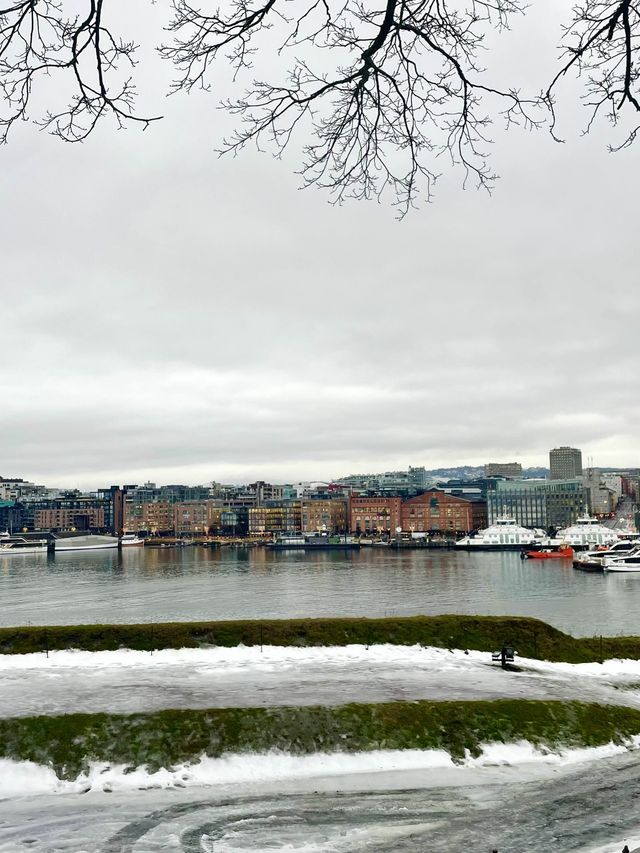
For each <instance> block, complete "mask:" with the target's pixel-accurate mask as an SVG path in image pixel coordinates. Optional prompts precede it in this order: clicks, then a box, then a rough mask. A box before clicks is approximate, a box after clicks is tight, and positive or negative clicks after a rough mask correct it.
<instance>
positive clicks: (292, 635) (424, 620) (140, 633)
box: [0, 615, 640, 663]
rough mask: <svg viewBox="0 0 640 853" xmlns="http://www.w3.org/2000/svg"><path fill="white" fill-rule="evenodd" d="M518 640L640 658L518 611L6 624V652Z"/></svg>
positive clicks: (553, 651)
mask: <svg viewBox="0 0 640 853" xmlns="http://www.w3.org/2000/svg"><path fill="white" fill-rule="evenodd" d="M504 642H510V643H513V644H515V645H516V647H517V648H518V650H519V652H520V653H521V654H522V655H524V656H527V657H532V658H542V659H546V660H555V661H560V660H564V661H569V662H573V663H578V662H585V661H597V660H600V659H601V657H636V658H640V638H638V637H626V638H625V637H617V638H606V637H605V638H603V639H602V640H600V638H591V639H577V638H575V637H571V636H569V635H568V634H564V633H562V631H558V630H557V629H556V628H553V627H552V626H551V625H547V624H546V623H545V622H541V621H540V620H538V619H531V618H528V617H518V616H465V615H442V616H412V617H392V618H385V619H363V618H340V619H283V620H262V621H248V620H246V621H229V622H172V623H162V624H144V625H66V626H50V627H33V626H28V627H16V628H1V629H0V652H1V653H5V654H16V653H22V654H24V653H28V652H44V651H45V650H46V649H49V650H52V649H86V650H89V651H107V650H115V649H118V648H130V649H137V650H146V651H149V650H151V649H165V648H187V647H198V646H203V645H214V646H224V647H230V646H238V645H246V646H254V645H259V644H266V645H275V646H344V645H352V644H363V645H372V644H384V643H391V644H394V645H415V644H420V645H423V646H438V647H440V648H458V649H478V650H480V651H491V650H493V649H495V648H499V647H500V646H501V645H502V643H504Z"/></svg>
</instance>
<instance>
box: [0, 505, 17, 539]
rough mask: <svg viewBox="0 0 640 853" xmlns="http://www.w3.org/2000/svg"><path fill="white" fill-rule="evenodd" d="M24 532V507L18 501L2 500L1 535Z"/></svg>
mask: <svg viewBox="0 0 640 853" xmlns="http://www.w3.org/2000/svg"><path fill="white" fill-rule="evenodd" d="M5 530H6V531H9V533H13V532H16V531H19V530H22V507H21V505H20V504H19V503H16V501H5V500H0V533H4V532H5Z"/></svg>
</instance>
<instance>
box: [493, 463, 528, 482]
mask: <svg viewBox="0 0 640 853" xmlns="http://www.w3.org/2000/svg"><path fill="white" fill-rule="evenodd" d="M484 476H485V477H504V478H505V479H509V478H511V479H513V478H516V479H519V478H521V477H522V465H521V464H520V463H519V462H487V464H486V465H485V466H484Z"/></svg>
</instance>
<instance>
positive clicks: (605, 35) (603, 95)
mask: <svg viewBox="0 0 640 853" xmlns="http://www.w3.org/2000/svg"><path fill="white" fill-rule="evenodd" d="M639 38H640V11H639V9H638V6H637V5H635V4H634V3H632V2H631V0H614V2H611V0H584V2H583V3H582V4H581V5H577V6H575V7H574V9H573V20H572V22H571V24H570V25H569V26H568V27H566V29H565V33H564V38H563V42H564V44H565V49H564V52H563V56H562V64H561V67H560V70H559V71H558V73H557V74H556V75H555V77H554V78H553V80H552V81H551V83H550V85H549V86H548V88H547V90H546V93H545V100H546V103H547V104H548V106H549V109H550V110H551V116H552V121H551V133H552V135H553V136H554V138H555V139H556V140H558V141H559V142H561V141H562V140H561V139H560V138H559V137H558V136H557V134H556V111H555V101H554V95H555V90H556V89H557V87H558V85H559V83H560V81H561V79H562V78H563V77H564V76H565V75H566V74H567V73H568V72H569V71H571V70H573V69H575V70H576V71H577V73H578V74H579V76H581V77H583V78H585V95H584V99H585V102H586V104H587V106H588V107H589V108H590V118H589V121H588V123H587V132H588V131H589V130H590V129H591V126H592V125H593V122H594V121H595V119H596V118H597V116H598V115H599V113H600V112H602V111H603V110H604V111H605V113H606V115H607V118H608V119H609V121H610V122H611V123H612V124H613V125H614V126H616V125H618V123H619V121H620V113H621V111H622V109H623V108H624V107H625V105H626V106H628V107H629V108H630V109H631V110H632V112H640V96H639V94H638V76H639V71H638V39H639ZM638 129H639V128H638V127H636V128H635V129H634V130H631V131H630V132H628V133H627V134H626V136H625V138H624V139H623V141H622V142H621V143H619V144H618V145H615V146H614V145H611V146H609V148H610V150H611V151H619V150H620V149H622V148H626V147H628V146H629V145H631V144H632V143H633V142H634V140H635V138H636V135H637V132H638Z"/></svg>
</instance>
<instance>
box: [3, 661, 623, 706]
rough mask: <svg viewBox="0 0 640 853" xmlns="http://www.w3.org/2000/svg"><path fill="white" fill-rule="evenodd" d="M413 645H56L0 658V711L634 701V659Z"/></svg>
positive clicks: (619, 703)
mask: <svg viewBox="0 0 640 853" xmlns="http://www.w3.org/2000/svg"><path fill="white" fill-rule="evenodd" d="M519 664H520V666H521V667H522V668H523V671H522V672H520V673H508V672H503V671H502V670H501V669H500V667H499V666H496V665H491V663H490V655H489V654H487V653H484V652H474V651H472V652H469V653H468V654H466V653H465V652H463V651H460V650H457V651H452V652H450V651H447V650H446V649H437V648H422V647H420V646H394V645H378V646H370V647H366V646H362V645H352V646H345V647H329V648H306V649H300V648H282V647H277V646H264V648H263V649H262V650H260V648H259V647H239V648H230V649H226V648H208V649H167V650H163V651H157V652H153V654H150V653H149V652H136V651H130V650H121V651H116V652H83V651H63V652H51V653H50V654H49V657H48V658H47V657H45V655H44V654H30V655H0V717H15V716H31V715H38V714H48V715H53V714H63V713H71V712H98V711H110V712H112V713H133V712H137V711H153V710H160V709H163V708H210V707H250V706H275V705H312V704H324V705H337V704H344V703H346V702H382V701H389V700H395V699H433V700H443V699H496V698H501V697H508V698H526V699H580V700H582V701H593V702H599V703H603V704H616V705H629V706H632V707H640V662H638V661H632V660H627V661H607V662H605V663H604V664H602V665H601V664H578V665H572V664H553V663H545V662H541V661H537V660H528V659H524V658H523V659H520V660H519Z"/></svg>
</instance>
